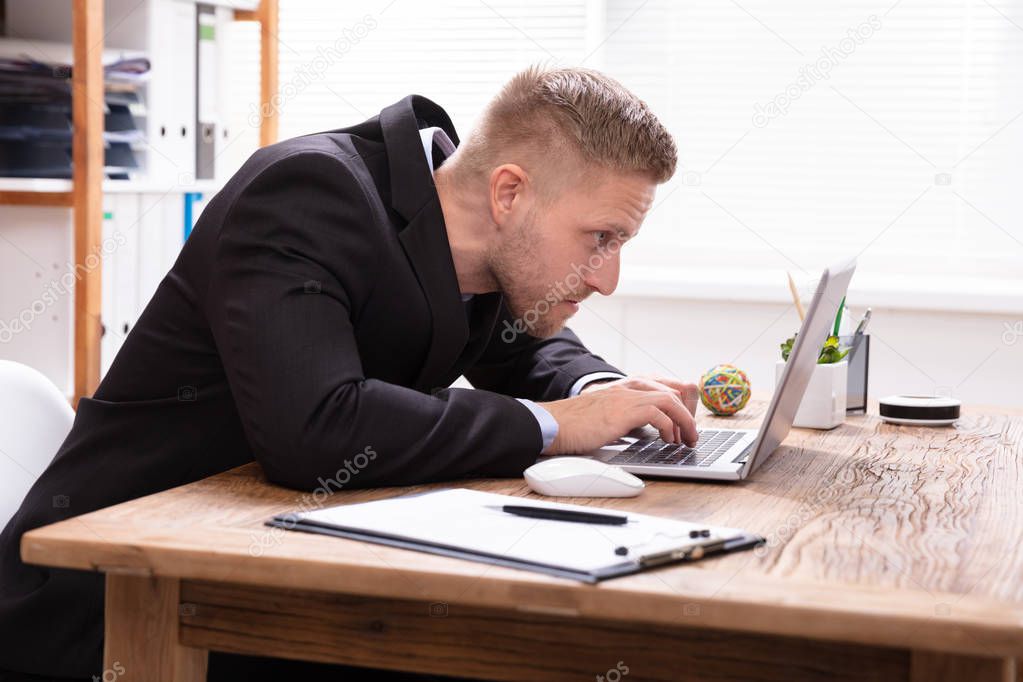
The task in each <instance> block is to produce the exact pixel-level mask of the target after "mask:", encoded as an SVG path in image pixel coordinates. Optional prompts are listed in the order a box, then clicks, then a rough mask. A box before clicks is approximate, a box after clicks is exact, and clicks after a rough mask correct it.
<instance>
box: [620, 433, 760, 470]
mask: <svg viewBox="0 0 1023 682" xmlns="http://www.w3.org/2000/svg"><path fill="white" fill-rule="evenodd" d="M699 434H700V440H699V442H697V444H696V447H695V448H691V447H689V446H687V445H681V444H675V443H665V442H664V441H663V440H661V439H660V438H643V439H641V440H638V441H636V442H635V443H633V444H632V445H630V446H629V447H628V448H626V449H625V450H622V451H621V452H620V453H618V454H617V455H615V456H614V457H613V458H611V461H610V462H609V463H610V464H647V465H651V464H654V465H668V466H682V465H689V466H700V467H706V466H710V465H711V464H713V463H714V462H715V461H717V459H718V458H719V457H720V456H721V455H723V454H725V453H726V452H728V449H729V448H730V447H732V446H733V445H734V444H735V443H736V442H738V441H739V440H740V439H741V438H742V437H743V436H744V435H745V434H744V433H742V432H735V431H714V430H709V429H708V430H706V431H700V432H699Z"/></svg>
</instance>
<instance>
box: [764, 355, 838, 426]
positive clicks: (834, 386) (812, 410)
mask: <svg viewBox="0 0 1023 682" xmlns="http://www.w3.org/2000/svg"><path fill="white" fill-rule="evenodd" d="M784 371H785V361H784V360H779V361H778V363H777V364H776V365H775V371H774V384H775V387H777V385H778V382H779V381H781V375H782V373H783V372H784ZM848 377H849V363H848V362H847V361H846V360H842V361H841V362H835V363H831V364H827V365H820V364H818V365H814V368H813V373H812V374H811V375H810V381H809V383H807V385H806V391H805V392H804V393H803V399H802V401H801V402H800V403H799V409H798V410H796V416H795V418H794V419H793V420H792V425H793V426H798V427H800V428H805V429H833V428H835V427H836V426H838V425H839V424H841V423H842V422H844V421H845V407H846V396H847V391H848V388H847V384H848Z"/></svg>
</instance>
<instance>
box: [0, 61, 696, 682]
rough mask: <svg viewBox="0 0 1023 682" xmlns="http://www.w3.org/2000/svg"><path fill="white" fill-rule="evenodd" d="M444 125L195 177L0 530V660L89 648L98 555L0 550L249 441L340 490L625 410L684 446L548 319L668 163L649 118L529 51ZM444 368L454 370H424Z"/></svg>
mask: <svg viewBox="0 0 1023 682" xmlns="http://www.w3.org/2000/svg"><path fill="white" fill-rule="evenodd" d="M457 142H458V137H457V135H456V133H455V130H454V128H453V127H452V125H451V121H450V120H449V118H448V116H447V115H446V114H445V113H444V111H443V110H441V109H440V108H439V107H438V106H437V105H435V104H433V103H432V102H430V101H428V100H426V99H424V98H422V97H417V96H411V97H408V98H406V99H403V100H401V101H400V102H398V103H397V104H394V105H392V106H390V107H387V108H386V109H384V110H383V111H382V112H381V113H380V115H379V116H378V117H375V118H373V119H371V120H369V121H366V122H364V123H361V124H359V125H356V126H353V127H351V128H346V129H342V130H336V131H332V132H327V133H320V134H316V135H308V136H305V137H300V138H296V139H293V140H288V141H285V142H282V143H280V144H276V145H273V146H270V147H267V148H265V149H261V150H260V151H258V152H257V153H256V154H255V155H253V157H252V158H251V159H250V160H249V161H248V162H247V163H246V164H245V165H244V166H243V167H242V169H241V170H240V171H239V172H238V173H237V174H236V175H235V176H234V177H233V178H232V179H231V180H230V181H229V182H228V183H227V184H226V186H225V187H224V189H223V190H222V191H221V192H220V193H219V194H217V195H216V197H214V198H213V200H212V201H211V202H210V204H209V206H208V207H207V208H206V210H205V211H204V213H203V215H202V217H201V218H200V220H199V223H198V225H197V227H196V229H195V230H194V231H193V232H192V235H191V236H190V237H189V239H188V241H187V243H186V244H185V246H184V248H183V249H182V252H181V255H180V257H179V258H178V260H177V262H176V263H175V264H174V267H173V268H172V269H171V271H170V272H169V273H168V275H167V277H166V278H165V279H164V281H163V282H162V283H161V284H160V287H159V289H158V290H157V292H156V294H155V295H154V297H153V299H152V301H151V302H150V304H149V305H148V306H147V308H146V309H145V311H144V312H143V314H142V316H141V318H140V319H139V321H138V324H137V325H136V326H135V328H134V330H133V331H132V332H131V334H130V335H129V337H128V338H127V340H126V341H125V343H124V346H123V347H122V349H121V352H120V353H119V354H118V356H117V358H116V359H115V360H114V363H113V365H112V366H111V368H110V370H109V372H108V373H107V375H106V377H105V378H104V380H103V382H102V383H101V384H100V386H99V389H98V390H97V391H96V394H95V396H94V397H93V398H84V399H82V401H81V402H80V404H79V406H78V414H77V416H76V419H75V423H74V427H73V428H72V431H71V433H70V435H69V436H68V438H67V440H66V441H65V443H64V444H63V446H62V447H61V448H60V450H59V451H58V453H57V455H56V457H55V458H54V460H53V462H52V463H51V465H50V466H49V468H48V469H47V470H46V472H45V473H44V474H43V475H42V477H41V478H40V479H39V481H38V482H37V483H36V485H35V486H34V487H33V488H32V490H31V491H30V492H29V494H28V496H27V497H26V499H25V501H24V503H23V504H22V506H21V509H20V510H19V512H18V514H17V515H15V517H14V518H13V519H12V520H11V522H10V523H9V524H8V526H7V528H6V529H5V531H4V533H3V535H2V536H0V628H2V630H3V632H4V637H3V638H2V640H0V668H9V669H12V670H17V671H25V672H33V673H43V674H48V675H56V676H67V677H85V676H90V675H95V674H97V673H99V672H100V670H101V651H102V635H103V623H102V616H103V614H102V606H103V583H102V576H101V575H100V574H98V573H86V572H78V571H63V570H53V569H45V568H40V567H35V566H27V565H25V564H22V563H21V562H20V560H19V556H18V545H19V541H20V538H21V536H22V534H23V533H24V532H25V531H27V530H29V529H32V528H36V527H38V526H41V525H44V524H48V523H51V522H54V521H57V520H60V519H62V518H67V517H70V516H76V515H79V514H82V513H85V512H88V511H91V510H94V509H98V508H101V507H106V506H109V505H112V504H116V503H119V502H122V501H125V500H129V499H133V498H137V497H140V496H142V495H147V494H150V493H154V492H157V491H160V490H164V489H167V488H170V487H172V486H177V485H181V484H184V483H188V482H190V481H195V480H198V479H201V478H204V477H206V476H210V475H212V474H215V473H218V472H221V471H224V470H226V469H229V468H232V467H235V466H238V465H240V464H243V463H245V462H249V461H251V460H252V459H253V458H255V460H256V461H258V462H259V463H260V465H261V466H262V468H263V471H264V472H265V474H266V477H267V479H268V480H269V481H270V482H272V483H276V484H279V485H284V486H288V487H292V488H297V489H302V490H313V489H315V488H317V487H318V486H320V485H321V481H322V480H325V479H331V478H335V477H336V476H337V474H338V473H339V472H340V470H341V469H343V468H345V469H347V471H348V472H349V473H348V474H347V475H346V476H345V477H344V480H350V482H349V483H348V485H349V486H360V487H366V486H387V485H409V484H416V483H423V482H427V481H440V480H451V479H455V478H459V477H468V476H506V477H518V476H521V474H522V471H523V469H525V468H526V467H528V466H529V465H530V464H532V463H533V462H534V461H535V460H536V458H537V456H538V455H539V454H540V453H541V452H544V453H549V454H569V453H579V452H585V451H587V450H589V449H592V448H595V447H598V446H600V445H602V444H603V443H605V442H608V441H611V440H614V439H615V438H617V437H619V436H621V435H623V434H625V433H627V432H629V431H630V430H631V429H633V428H635V427H639V426H642V425H645V424H651V425H653V426H654V427H656V428H657V429H658V430H659V431H660V434H661V436H662V438H664V439H665V440H670V441H681V440H685V441H686V442H687V443H689V444H690V445H692V444H695V442H696V437H697V436H696V429H695V423H694V421H693V417H692V413H693V411H694V410H695V398H694V397H693V388H694V387H693V386H692V385H691V384H684V383H681V382H678V381H675V380H672V379H667V378H661V379H657V378H625V377H624V376H623V375H622V373H621V372H619V371H618V370H617V369H616V368H614V367H612V366H610V365H608V364H607V363H605V362H604V361H603V360H601V359H600V358H599V357H596V356H594V355H592V354H591V353H589V352H588V351H587V350H586V348H585V347H584V346H583V345H582V343H581V342H580V341H579V339H578V338H577V337H576V336H575V335H574V334H572V332H571V331H569V330H567V329H563V325H564V323H565V321H566V319H567V318H568V317H570V316H571V315H572V314H573V313H574V312H575V311H576V310H577V309H578V307H579V304H580V303H581V302H582V301H583V300H584V299H586V298H587V297H588V296H590V295H592V294H594V293H600V294H603V295H610V294H611V293H612V292H613V291H614V289H615V287H616V285H617V281H618V273H619V259H620V253H621V249H622V248H623V245H624V243H625V242H627V241H628V240H629V239H631V238H633V237H634V236H635V235H636V233H637V231H638V230H639V228H640V224H641V223H642V221H643V218H644V217H645V215H646V214H647V212H648V211H649V210H650V207H651V205H652V202H653V198H654V190H655V188H656V186H657V184H659V183H662V182H664V181H666V180H667V179H668V178H670V177H671V175H672V174H673V172H674V169H675V164H676V151H675V145H674V142H673V141H672V138H671V136H670V135H669V134H668V132H667V131H666V130H665V129H664V128H663V126H661V124H660V123H659V122H658V121H657V119H656V117H654V115H653V114H652V113H650V111H649V110H648V109H647V107H646V105H645V104H644V103H643V102H641V101H640V100H638V99H637V98H636V97H635V96H633V95H632V94H631V93H629V92H628V91H626V90H625V89H624V88H623V87H622V86H621V85H619V84H618V83H616V82H615V81H613V80H611V79H609V78H607V77H605V76H603V75H601V74H599V73H596V72H592V71H586V70H581V69H559V70H543V69H538V68H533V69H529V70H527V71H525V72H523V73H521V74H519V75H518V76H516V77H515V78H514V79H512V80H511V81H510V82H509V83H508V84H507V85H506V86H505V87H504V89H503V90H502V91H501V93H500V94H499V95H498V96H497V97H496V98H495V99H494V100H493V101H492V102H491V103H490V105H489V106H488V108H487V109H486V111H485V112H484V114H483V116H482V119H481V123H480V124H479V126H478V127H477V129H476V130H475V131H474V132H473V134H472V136H471V137H470V138H469V140H468V141H467V142H466V143H465V144H464V145H462V146H459V147H457V149H456V145H457ZM448 154H450V156H449V157H448V156H447V155H448ZM442 162H443V164H442ZM462 374H464V375H465V376H466V377H467V378H468V379H469V381H470V382H472V384H473V385H474V386H475V389H476V390H472V389H459V388H447V387H448V386H449V385H450V384H451V383H452V382H453V381H454V380H455V379H456V378H457V377H458V376H460V375H462ZM360 452H367V453H368V452H372V453H373V456H372V458H367V457H364V458H363V459H362V463H363V464H364V465H365V466H363V467H361V468H358V467H356V468H354V469H353V467H352V465H351V460H352V458H353V456H354V455H356V454H358V453H360ZM356 461H358V460H356ZM334 489H336V488H334ZM57 496H60V499H62V500H65V501H66V503H65V504H62V505H61V506H54V505H53V504H52V500H53V499H54V498H55V497H57ZM83 532H87V529H83ZM217 660H221V661H222V660H223V659H222V658H221V659H218V658H217V657H216V656H215V655H213V656H211V664H210V670H211V674H210V678H211V679H214V677H215V674H214V672H215V671H217V670H218V666H220V665H221V664H220V663H216V662H215V661H217ZM225 665H226V664H225ZM224 669H225V670H226V668H224ZM224 676H225V678H227V677H228V675H227V674H226V673H225V675H224Z"/></svg>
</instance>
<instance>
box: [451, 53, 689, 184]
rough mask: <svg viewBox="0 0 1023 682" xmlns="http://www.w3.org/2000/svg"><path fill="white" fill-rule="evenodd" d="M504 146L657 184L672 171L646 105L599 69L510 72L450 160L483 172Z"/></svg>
mask: <svg viewBox="0 0 1023 682" xmlns="http://www.w3.org/2000/svg"><path fill="white" fill-rule="evenodd" d="M512 150H525V151H527V152H532V153H533V154H539V155H540V156H541V157H542V158H550V159H552V160H559V159H561V158H562V157H564V156H565V155H566V154H569V155H575V157H576V158H577V159H579V160H582V161H583V162H584V163H589V164H595V165H596V166H598V167H602V168H604V169H607V170H612V171H624V172H634V173H640V174H643V175H646V176H647V177H649V178H650V179H652V180H654V181H655V182H658V183H663V182H666V181H667V180H669V179H670V178H671V176H672V175H673V174H674V173H675V166H676V163H677V151H676V147H675V141H674V140H673V139H672V137H671V134H670V133H669V132H668V131H667V130H666V129H665V128H664V126H663V125H662V124H661V122H660V121H659V120H658V119H657V117H656V116H654V114H653V112H651V111H650V108H649V107H647V105H646V103H645V102H644V101H643V100H641V99H639V98H638V97H636V95H634V94H633V93H631V92H629V91H628V90H627V89H626V88H625V87H624V86H623V85H622V84H621V83H619V82H618V81H616V80H614V79H613V78H610V77H608V76H606V75H604V74H602V73H600V72H599V71H594V70H592V69H583V68H555V69H548V68H544V67H541V66H533V67H530V68H528V69H526V70H525V71H522V72H521V73H519V74H517V75H515V76H514V77H513V78H512V79H511V80H510V81H508V83H507V84H506V85H505V86H504V87H503V88H502V89H501V92H500V93H498V95H497V96H496V97H494V99H493V100H491V102H490V103H489V104H488V105H487V107H486V109H485V110H484V111H483V113H482V115H481V117H480V120H479V123H478V125H477V126H476V129H475V130H474V131H473V132H472V134H471V135H470V136H469V138H468V140H467V141H466V143H464V144H463V145H462V147H461V148H460V149H459V150H458V151H459V154H458V156H459V157H461V158H459V159H458V161H457V162H456V163H457V165H459V166H462V167H463V168H464V169H465V170H469V171H470V172H473V171H474V172H485V171H487V170H489V169H490V168H493V167H494V166H496V165H498V164H500V163H505V162H512V161H514V159H513V158H509V157H508V153H509V152H511V151H512Z"/></svg>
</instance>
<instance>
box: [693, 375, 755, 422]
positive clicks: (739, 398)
mask: <svg viewBox="0 0 1023 682" xmlns="http://www.w3.org/2000/svg"><path fill="white" fill-rule="evenodd" d="M749 394H750V385H749V377H747V376H746V373H745V372H743V371H742V370H741V369H739V368H738V367H736V366H735V365H728V364H724V365H717V366H715V367H712V368H710V369H709V370H707V372H706V373H705V374H704V375H703V376H702V377H700V402H702V403H703V406H704V407H706V408H707V409H708V410H710V411H711V412H713V413H714V414H720V415H727V414H735V413H736V412H738V411H739V410H741V409H742V408H744V407H746V403H747V402H749Z"/></svg>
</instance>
